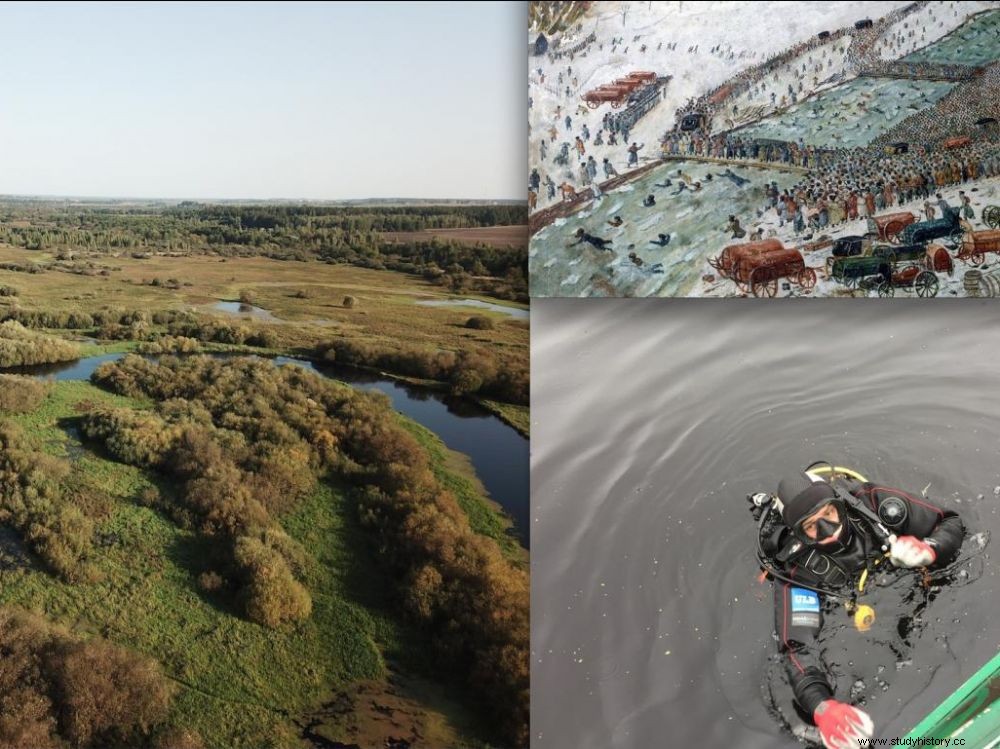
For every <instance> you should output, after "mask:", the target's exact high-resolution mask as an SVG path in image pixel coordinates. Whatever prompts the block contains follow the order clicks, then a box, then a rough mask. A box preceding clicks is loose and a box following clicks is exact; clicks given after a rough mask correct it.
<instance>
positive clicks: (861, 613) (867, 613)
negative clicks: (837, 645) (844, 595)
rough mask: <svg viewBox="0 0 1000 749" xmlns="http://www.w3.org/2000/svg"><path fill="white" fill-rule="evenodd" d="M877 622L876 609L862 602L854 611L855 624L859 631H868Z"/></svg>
mask: <svg viewBox="0 0 1000 749" xmlns="http://www.w3.org/2000/svg"><path fill="white" fill-rule="evenodd" d="M874 623H875V609H873V608H872V607H871V606H867V605H864V604H862V605H861V606H858V608H857V609H856V610H855V612H854V626H855V627H857V629H858V632H867V631H868V630H869V629H871V627H872V624H874Z"/></svg>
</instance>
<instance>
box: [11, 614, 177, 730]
mask: <svg viewBox="0 0 1000 749" xmlns="http://www.w3.org/2000/svg"><path fill="white" fill-rule="evenodd" d="M0 650H2V651H3V654H4V659H3V668H2V669H0V711H2V713H0V714H2V716H3V719H2V720H0V746H5V747H28V746H31V747H54V746H66V745H70V746H77V747H101V746H140V745H144V744H146V742H147V739H148V738H149V735H150V733H151V732H152V731H153V730H154V729H155V728H156V727H158V726H159V725H160V724H162V722H163V720H164V719H165V718H166V715H167V711H168V709H169V705H170V699H171V696H172V693H173V689H172V685H171V684H170V682H168V681H167V680H166V679H165V678H164V677H163V675H162V673H161V671H160V667H159V665H158V664H156V663H155V662H154V661H152V660H150V659H149V658H145V657H143V656H140V655H137V654H135V653H132V652H131V651H128V650H125V649H124V648H121V647H118V646H117V645H113V644H111V643H109V642H107V641H105V640H102V639H100V638H92V639H89V640H80V639H78V638H76V637H74V636H72V635H70V634H69V633H68V632H67V631H66V630H64V629H62V628H60V627H56V626H54V625H52V624H51V623H49V622H47V621H46V620H44V619H42V618H41V617H39V616H37V615H35V614H29V613H26V612H22V611H18V610H16V609H13V608H10V607H3V608H0Z"/></svg>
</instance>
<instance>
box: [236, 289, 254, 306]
mask: <svg viewBox="0 0 1000 749" xmlns="http://www.w3.org/2000/svg"><path fill="white" fill-rule="evenodd" d="M254 299H255V297H254V293H253V292H252V291H250V289H243V291H241V292H240V304H253V303H254Z"/></svg>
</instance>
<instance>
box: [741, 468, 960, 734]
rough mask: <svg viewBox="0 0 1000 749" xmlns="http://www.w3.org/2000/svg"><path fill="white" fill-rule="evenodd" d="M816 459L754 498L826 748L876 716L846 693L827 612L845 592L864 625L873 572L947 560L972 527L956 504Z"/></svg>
mask: <svg viewBox="0 0 1000 749" xmlns="http://www.w3.org/2000/svg"><path fill="white" fill-rule="evenodd" d="M815 465H818V464H814V466H810V467H809V468H807V469H806V471H804V472H803V473H801V474H797V475H793V476H791V477H788V478H785V479H782V481H781V482H780V483H779V484H778V490H777V494H776V495H768V494H765V493H760V494H755V495H753V496H752V497H751V499H752V501H753V503H754V504H755V505H756V506H758V507H763V508H764V510H763V512H764V515H765V516H766V517H761V519H760V525H759V527H758V530H759V531H760V536H759V537H758V541H759V542H758V548H757V553H758V561H759V562H760V564H761V567H762V568H763V570H764V572H765V573H766V574H767V575H768V576H769V577H770V578H771V579H772V581H773V583H774V611H775V633H776V636H777V640H778V647H779V650H780V651H781V653H782V654H783V655H784V661H785V669H786V672H787V674H788V677H789V679H790V682H791V686H792V690H793V692H794V694H795V703H796V706H797V708H798V710H799V711H800V712H801V714H803V715H804V717H805V718H806V719H807V720H810V721H812V723H814V724H815V726H816V727H817V728H818V729H819V734H820V736H821V738H822V741H823V745H824V746H825V747H826V748H827V749H845V748H846V747H849V746H850V747H857V746H859V743H860V742H861V741H863V740H866V739H870V738H871V736H872V733H873V731H874V726H873V724H872V720H871V718H870V717H869V716H868V714H867V713H866V712H865V711H864V710H862V709H860V708H858V707H855V706H852V705H851V704H849V703H847V702H844V701H841V700H839V699H837V696H836V690H835V687H834V684H833V683H831V681H830V677H829V674H830V673H831V671H830V670H829V669H828V668H826V667H825V664H824V662H823V659H822V652H821V648H820V641H819V635H820V632H821V629H822V627H823V617H824V613H826V614H827V615H835V614H836V613H837V612H838V607H837V606H836V603H835V602H836V601H838V600H843V601H844V602H845V603H846V604H847V611H848V613H849V614H851V615H852V616H853V617H854V624H855V626H856V627H857V629H858V630H860V631H862V632H863V631H864V630H865V629H867V628H868V627H870V626H871V624H872V621H873V619H874V609H873V608H871V606H869V605H866V604H864V603H859V599H862V598H863V599H868V600H869V601H870V602H871V603H874V602H875V600H876V599H877V590H878V585H876V584H874V583H869V581H868V575H869V573H870V572H871V571H873V570H876V569H878V570H880V571H881V570H886V569H891V567H890V565H891V566H892V567H895V568H897V569H898V570H916V569H922V568H938V567H942V566H944V565H947V564H948V563H949V562H951V561H952V560H953V559H954V558H955V556H956V555H957V553H958V551H959V548H960V547H961V545H962V539H963V536H964V534H965V529H964V527H963V525H962V520H961V518H960V517H959V516H958V515H957V514H956V513H955V512H953V511H952V510H947V509H943V508H941V507H939V506H938V505H936V504H935V503H933V502H930V501H928V500H927V499H925V498H923V497H917V496H914V495H912V494H909V493H907V492H904V491H901V490H899V489H892V488H889V487H885V486H879V485H876V484H873V483H870V482H862V481H859V480H856V479H850V478H846V477H844V476H841V477H839V478H834V479H833V480H832V481H829V480H827V479H825V478H824V477H823V476H822V475H820V474H819V473H818V472H816V471H815V470H814V469H815ZM767 520H770V521H771V522H770V524H769V525H768V524H767V522H766V521H767ZM765 536H766V537H765ZM880 577H881V576H880ZM887 579H888V580H893V581H894V580H895V579H896V576H893V577H891V578H887ZM866 584H867V585H868V587H867V589H866ZM869 615H870V616H871V618H868V617H869ZM838 631H839V630H838ZM825 650H826V647H825V644H824V647H823V648H822V651H825Z"/></svg>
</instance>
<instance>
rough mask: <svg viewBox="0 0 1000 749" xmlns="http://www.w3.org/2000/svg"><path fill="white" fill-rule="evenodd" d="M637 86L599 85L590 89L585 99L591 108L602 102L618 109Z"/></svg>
mask: <svg viewBox="0 0 1000 749" xmlns="http://www.w3.org/2000/svg"><path fill="white" fill-rule="evenodd" d="M634 88H635V86H632V85H630V84H621V85H619V84H617V83H609V84H607V85H604V86H598V87H597V88H595V89H594V90H593V91H588V92H587V93H585V94H584V95H583V100H584V101H585V102H586V103H587V106H588V107H590V108H591V109H597V108H598V107H599V106H601V104H605V103H608V104H610V105H611V108H612V109H618V108H619V107H620V106H621V105H622V104H624V103H625V102H626V101H627V100H628V97H629V94H631V93H632V90H633V89H634Z"/></svg>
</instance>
